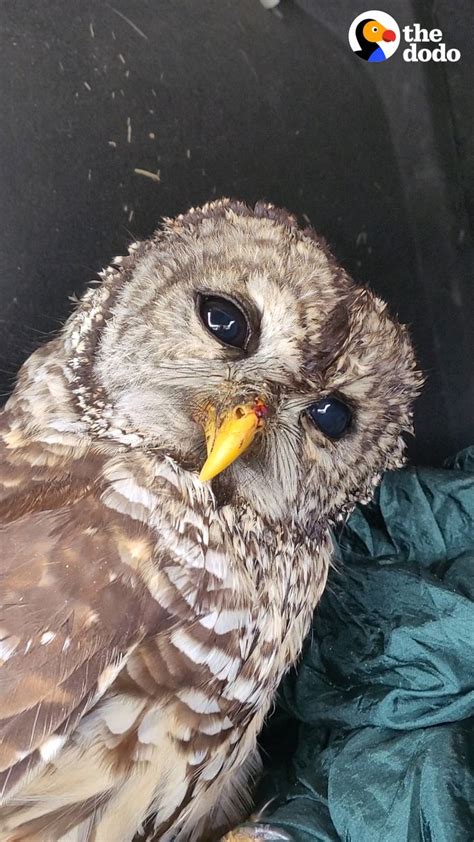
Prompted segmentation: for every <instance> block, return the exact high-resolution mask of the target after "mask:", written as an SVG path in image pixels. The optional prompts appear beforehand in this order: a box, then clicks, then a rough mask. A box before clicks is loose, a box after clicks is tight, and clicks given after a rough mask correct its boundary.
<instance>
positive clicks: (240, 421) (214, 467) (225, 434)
mask: <svg viewBox="0 0 474 842" xmlns="http://www.w3.org/2000/svg"><path fill="white" fill-rule="evenodd" d="M267 414H268V408H267V406H266V404H265V403H264V402H263V400H261V398H256V399H255V401H254V402H253V403H247V404H239V405H238V406H236V407H234V408H233V409H231V410H230V411H228V412H226V413H224V415H223V416H222V415H221V414H219V415H218V413H217V412H216V409H215V407H214V406H209V407H208V410H207V413H206V419H205V422H204V432H205V436H206V446H207V459H206V461H205V463H204V465H203V467H202V469H201V473H200V474H199V479H200V480H201V481H202V482H207V481H208V480H211V479H214V477H216V476H217V475H218V474H220V473H221V471H223V470H224V469H225V468H227V467H228V466H229V465H231V464H232V462H235V460H236V459H238V457H239V456H241V455H242V453H245V451H246V450H247V449H248V448H249V447H250V445H251V444H252V442H253V440H254V438H255V436H256V434H257V433H258V432H259V431H260V430H261V429H262V428H263V426H264V424H265V421H264V419H265V418H266V416H267Z"/></svg>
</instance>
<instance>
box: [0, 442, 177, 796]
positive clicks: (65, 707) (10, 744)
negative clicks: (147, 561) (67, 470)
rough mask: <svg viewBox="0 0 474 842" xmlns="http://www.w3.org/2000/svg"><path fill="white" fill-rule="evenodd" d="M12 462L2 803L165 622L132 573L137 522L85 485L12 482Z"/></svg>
mask: <svg viewBox="0 0 474 842" xmlns="http://www.w3.org/2000/svg"><path fill="white" fill-rule="evenodd" d="M0 449H1V448H0ZM1 455H2V454H0V456H1ZM3 455H5V454H3ZM14 462H15V459H14V458H13V456H12V453H11V451H10V453H9V454H8V459H6V460H0V465H1V467H0V799H1V797H2V796H3V795H6V793H7V792H9V791H10V790H11V789H12V788H15V787H16V785H17V784H18V782H19V781H20V780H21V779H22V778H23V777H24V776H25V775H27V774H28V773H29V772H30V771H32V770H33V769H34V768H35V767H36V766H37V765H38V764H42V763H44V762H47V761H48V759H50V758H51V757H52V756H53V755H54V753H55V752H56V751H58V750H59V749H60V748H61V745H62V743H63V742H64V741H65V738H66V736H67V734H68V733H69V732H70V731H71V730H72V729H73V728H74V727H75V725H76V724H77V723H78V721H79V720H80V719H81V717H82V716H83V715H84V713H85V712H86V711H87V710H88V708H90V707H91V705H92V704H93V703H94V702H95V701H96V700H97V699H98V698H100V696H101V695H102V694H103V693H104V692H105V691H106V690H107V688H108V687H109V686H110V684H111V683H112V681H113V680H114V678H115V677H116V675H117V674H118V672H119V671H120V669H121V667H122V666H123V664H124V663H125V661H126V659H127V657H128V656H129V655H130V653H131V652H132V651H133V650H134V648H135V647H136V646H137V644H138V643H139V642H140V641H141V640H143V639H144V638H145V637H146V636H147V634H149V633H155V632H156V631H157V630H158V629H159V628H160V626H161V625H162V623H164V622H166V618H165V617H164V616H163V613H164V611H163V609H162V608H160V606H159V605H158V604H157V603H156V602H155V600H154V599H153V598H152V597H151V595H150V593H149V591H148V589H147V588H146V586H145V584H144V583H143V581H142V580H141V578H140V576H139V575H138V573H137V570H136V568H137V566H138V561H139V559H140V558H141V559H143V557H144V556H146V555H147V553H148V554H149V555H150V556H151V554H152V552H153V542H152V539H151V536H150V535H149V534H148V532H147V528H146V526H145V525H144V524H143V523H140V522H139V521H137V520H133V519H132V518H131V517H127V516H126V515H123V514H121V513H119V512H117V511H113V510H111V509H109V508H107V506H105V505H104V504H103V503H102V502H101V500H100V495H99V493H98V492H97V491H95V490H94V489H93V488H92V489H91V488H88V487H87V484H82V485H81V483H80V482H79V483H78V485H77V487H76V488H75V489H74V492H73V491H71V489H70V487H69V486H68V484H67V481H66V479H64V486H63V488H62V489H61V483H59V484H58V483H57V482H56V484H55V482H51V483H50V485H49V486H48V484H47V483H46V478H47V476H45V475H42V476H41V478H40V479H38V482H34V483H33V487H32V482H31V475H32V473H34V471H30V480H28V481H26V474H25V479H24V480H23V481H22V482H19V483H18V482H17V480H18V471H17V470H16V469H15V468H14ZM18 463H19V465H20V468H21V466H22V463H21V459H20V458H19V459H18ZM40 473H41V471H40ZM20 474H21V470H20ZM12 488H14V489H16V497H15V499H16V503H15V499H12V494H11V493H10V492H11V490H12ZM2 489H3V495H2ZM61 492H62V493H61ZM68 500H69V502H68ZM5 501H6V502H5ZM25 501H27V502H26V503H25ZM61 501H62V503H61ZM64 501H66V502H64ZM2 505H3V510H2ZM134 565H135V566H134Z"/></svg>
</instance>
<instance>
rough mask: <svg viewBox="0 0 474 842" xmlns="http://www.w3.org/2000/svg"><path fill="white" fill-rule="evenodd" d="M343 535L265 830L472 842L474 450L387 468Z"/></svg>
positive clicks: (378, 841) (323, 840)
mask: <svg viewBox="0 0 474 842" xmlns="http://www.w3.org/2000/svg"><path fill="white" fill-rule="evenodd" d="M336 540H337V547H338V552H337V556H338V560H337V569H336V570H335V571H333V572H332V575H331V576H330V580H329V583H328V587H327V590H326V593H325V595H324V597H323V599H322V601H321V604H320V606H319V608H318V610H317V612H316V615H315V620H314V627H313V634H312V635H311V636H310V640H309V641H308V643H307V646H306V648H305V651H304V653H303V658H302V660H301V662H300V664H299V666H298V669H297V670H296V671H294V672H293V673H291V674H290V675H289V676H288V677H287V678H286V680H285V681H284V683H283V685H282V688H281V692H280V702H279V709H278V710H277V713H276V715H275V717H274V718H273V719H272V720H271V721H270V723H269V726H268V729H267V733H266V734H265V735H264V739H263V745H264V749H265V752H266V755H267V774H266V776H265V778H264V782H263V783H264V786H263V790H262V793H261V795H262V797H264V796H265V797H267V796H268V797H271V796H272V795H273V794H274V793H275V792H279V797H278V798H277V799H276V800H275V801H274V802H273V803H272V805H271V806H270V807H269V809H268V811H267V812H268V816H269V817H270V818H269V821H271V823H272V824H275V825H279V826H281V827H284V828H285V829H287V830H288V831H289V832H290V833H291V834H292V836H294V838H295V839H296V840H297V842H309V840H311V842H315V840H317V842H336V840H337V841H338V840H344V842H417V840H423V841H424V842H472V840H474V817H473V813H472V809H473V807H474V775H473V772H474V716H473V714H474V661H473V652H474V606H473V600H474V448H470V449H469V450H466V451H463V452H462V453H461V454H459V455H458V456H457V457H456V459H455V460H453V461H452V463H451V465H449V466H447V468H446V469H444V470H443V469H440V470H434V469H433V470H432V469H426V468H418V469H416V468H409V469H406V470H403V471H399V472H396V473H388V474H387V475H386V476H385V477H384V479H383V482H382V485H381V487H380V489H379V492H378V494H377V498H376V500H375V502H374V503H373V504H371V505H370V506H367V507H364V508H360V509H358V510H357V511H356V512H354V514H353V515H352V516H351V518H350V520H349V522H348V524H347V526H346V527H345V529H344V530H343V531H342V534H340V535H339V536H338V537H337V538H336ZM292 741H293V745H292ZM266 820H267V819H266Z"/></svg>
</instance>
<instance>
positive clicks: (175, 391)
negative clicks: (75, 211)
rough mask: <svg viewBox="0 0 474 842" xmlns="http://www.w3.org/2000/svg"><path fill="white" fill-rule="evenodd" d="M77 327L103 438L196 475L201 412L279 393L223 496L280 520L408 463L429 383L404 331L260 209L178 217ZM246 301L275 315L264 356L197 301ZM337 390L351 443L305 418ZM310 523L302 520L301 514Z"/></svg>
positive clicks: (108, 277)
mask: <svg viewBox="0 0 474 842" xmlns="http://www.w3.org/2000/svg"><path fill="white" fill-rule="evenodd" d="M101 277H102V284H101V286H99V287H98V288H95V289H91V290H89V292H88V293H86V295H85V296H84V298H83V300H82V302H81V303H80V305H79V306H78V308H77V310H76V312H75V314H74V315H73V316H72V317H71V319H70V321H69V323H68V324H67V326H66V328H65V331H64V334H63V336H64V343H65V348H66V353H67V356H68V370H69V372H70V384H71V388H72V389H73V391H74V393H75V395H76V398H77V401H78V404H79V408H80V411H81V415H82V418H83V419H84V420H85V421H87V423H88V424H90V428H91V430H92V431H93V432H94V434H95V435H98V436H102V437H104V438H107V437H108V438H114V437H116V438H117V439H118V440H119V441H121V442H122V443H125V444H129V445H130V446H138V447H145V448H153V449H156V450H158V451H163V452H165V453H168V454H169V455H171V456H172V457H173V458H175V459H176V460H177V461H178V462H180V463H181V464H182V465H183V466H184V467H186V468H189V469H191V470H198V469H199V467H200V465H201V464H202V462H203V459H204V456H205V448H204V439H203V435H202V428H201V427H200V425H199V423H197V422H196V420H195V418H196V415H197V414H198V411H199V406H200V405H202V404H204V403H206V402H208V401H210V402H212V401H219V400H221V397H222V395H223V394H224V393H226V396H227V397H226V399H228V400H232V397H233V394H234V395H235V396H237V395H239V396H240V395H242V396H249V397H252V396H254V395H255V394H257V393H260V394H265V395H267V397H268V401H269V403H270V406H271V408H272V418H271V423H270V424H269V425H268V433H267V435H266V436H263V437H261V439H260V440H259V441H258V442H256V443H255V446H254V447H253V448H252V449H251V450H250V451H249V452H248V453H247V454H246V455H245V456H244V457H242V458H241V459H240V460H239V461H238V462H236V463H235V464H234V465H233V466H231V467H230V468H229V469H228V470H227V471H226V472H225V473H224V474H223V475H222V476H221V477H220V478H219V479H218V480H216V481H215V483H214V487H215V490H216V493H217V494H218V495H221V497H222V499H223V500H224V499H225V500H226V501H228V500H232V499H233V500H235V501H236V502H237V500H238V499H239V498H241V497H242V498H244V500H245V502H250V503H255V506H256V508H257V509H258V510H260V511H262V513H263V512H266V513H267V514H268V515H269V516H276V517H282V516H285V517H286V516H288V515H289V514H290V513H292V514H294V512H295V510H296V509H299V511H300V512H301V513H302V512H303V510H306V509H307V514H308V517H309V519H313V518H314V516H315V515H316V516H318V515H319V516H320V517H323V516H324V517H327V516H330V517H334V516H335V515H336V514H338V513H339V512H341V511H346V510H348V509H350V508H351V507H352V506H353V504H354V502H355V501H356V500H357V499H361V498H363V499H364V498H367V497H369V496H370V495H371V492H372V489H373V486H374V482H375V481H376V478H377V477H378V476H379V475H380V473H381V472H382V471H383V470H385V469H386V468H390V467H396V466H398V465H400V464H401V462H402V453H403V441H402V439H401V434H402V432H403V431H410V430H411V405H412V401H413V399H414V397H415V395H416V394H417V392H418V390H419V387H420V383H421V377H420V374H419V372H417V370H416V364H415V360H414V356H413V351H412V347H411V344H410V341H409V338H408V335H407V332H406V330H405V328H404V327H402V326H401V325H399V324H398V323H397V322H396V320H395V319H393V318H392V317H391V316H390V315H389V313H388V311H387V308H386V305H385V304H384V303H383V302H382V301H381V300H380V299H378V298H377V297H376V296H375V295H373V294H372V293H371V292H370V291H369V290H367V289H365V288H361V287H358V286H356V285H355V284H354V283H353V282H352V280H351V279H350V278H349V277H348V276H347V274H346V273H345V272H344V270H343V269H342V268H341V267H340V266H339V265H338V264H337V262H336V261H335V259H334V257H333V256H332V255H331V253H330V251H329V249H328V247H327V245H326V243H325V242H324V240H322V239H321V238H320V237H319V236H318V235H317V234H316V233H315V232H314V231H313V230H312V229H311V228H308V227H306V228H300V227H298V223H297V220H296V218H295V217H294V216H292V215H291V214H289V213H288V212H286V211H284V210H281V209H279V208H275V207H274V206H273V205H270V204H265V203H263V202H259V203H258V204H257V205H256V206H255V207H254V208H249V207H248V206H247V205H245V204H243V203H242V202H237V201H232V200H230V199H222V200H220V201H217V202H212V203H209V204H206V205H204V206H203V207H200V208H192V209H191V210H189V211H188V212H187V213H185V214H181V215H179V216H178V217H176V218H175V219H165V220H164V224H163V226H162V227H161V228H160V229H158V231H157V232H156V233H155V235H154V237H153V238H152V239H151V240H149V241H146V242H143V243H134V244H133V245H132V246H131V249H130V254H129V256H128V257H126V258H117V259H116V260H115V261H113V263H112V265H111V266H110V267H109V268H108V269H107V270H106V271H105V272H104V273H102V276H101ZM202 289H205V290H212V291H214V292H220V293H228V294H229V293H230V294H232V295H236V296H237V297H238V298H240V300H242V302H243V304H244V305H245V303H246V302H248V305H249V306H252V307H254V308H256V310H257V311H258V313H259V316H260V319H261V335H260V339H259V344H258V346H257V348H256V350H255V351H254V353H253V354H250V355H249V356H248V357H246V358H244V359H238V360H236V359H235V355H233V354H232V352H231V353H228V352H227V351H226V350H225V349H223V348H222V347H221V346H219V345H218V344H217V343H216V342H215V341H214V340H213V338H212V337H210V336H209V335H208V334H207V333H206V331H205V330H204V329H203V326H202V325H201V324H200V322H199V318H198V316H197V314H196V308H195V295H196V293H197V292H198V291H199V290H202ZM333 392H337V393H338V394H339V395H340V396H343V397H344V398H346V399H347V400H348V401H349V402H350V404H351V406H352V408H353V410H354V418H355V423H354V428H353V430H352V432H351V434H350V435H349V436H347V438H345V439H344V440H343V441H341V442H338V443H334V442H332V441H329V440H328V439H326V438H324V436H322V434H320V433H319V432H318V431H317V430H315V429H314V428H311V425H309V424H308V423H307V421H306V420H305V415H304V409H305V407H306V406H307V405H308V404H309V403H310V402H311V401H312V400H316V399H318V398H319V397H321V396H325V395H327V394H329V393H333ZM302 516H303V515H302Z"/></svg>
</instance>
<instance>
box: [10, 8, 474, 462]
mask: <svg viewBox="0 0 474 842" xmlns="http://www.w3.org/2000/svg"><path fill="white" fill-rule="evenodd" d="M366 6H370V4H369V3H365V5H364V3H363V2H361V0H357V2H352V0H331V2H326V3H325V4H322V3H321V2H319V0H283V2H282V3H281V4H280V6H279V7H278V9H277V11H276V12H269V11H266V10H265V9H264V8H263V7H262V5H261V4H260V2H259V0H112V2H111V3H110V4H109V3H107V2H100V0H75V1H74V0H73V1H72V2H69V0H3V2H2V4H1V7H0V39H1V45H0V46H1V52H0V56H1V67H2V70H1V79H0V108H1V117H0V165H1V176H2V177H1V190H0V219H1V225H2V233H1V238H0V239H1V254H0V284H1V320H0V324H1V326H2V330H1V332H0V355H1V358H2V361H1V363H0V365H1V368H2V373H1V380H2V382H1V391H2V392H4V393H6V392H8V390H9V389H11V387H12V383H13V380H14V373H15V371H16V370H17V368H18V366H19V364H20V363H21V362H22V361H23V359H24V358H25V357H26V356H27V355H28V354H29V353H30V352H31V350H32V349H33V348H34V347H35V346H36V345H37V344H39V342H41V341H43V339H44V336H45V334H49V333H50V332H54V331H55V330H56V329H57V327H58V325H59V324H60V322H61V321H62V320H63V319H64V318H65V316H66V315H67V313H68V312H69V308H70V306H71V305H70V303H69V302H68V296H69V295H71V294H72V293H73V292H76V293H81V291H82V290H83V289H84V288H85V286H86V285H87V284H88V282H89V280H90V279H91V278H92V277H93V276H94V273H95V272H96V271H97V270H98V269H100V268H101V267H102V266H104V265H107V263H108V262H109V260H110V259H111V258H112V257H113V256H114V255H115V254H116V253H122V252H123V251H124V249H125V248H126V244H127V242H128V241H129V240H130V238H131V237H134V238H135V237H146V236H148V235H149V234H150V233H151V232H152V231H153V229H154V228H155V227H156V224H157V222H158V220H159V218H160V216H162V215H172V214H175V213H176V212H180V211H183V210H185V209H186V208H187V207H188V206H190V205H193V204H197V203H201V202H203V201H205V200H207V199H209V198H212V197H218V196H221V195H232V196H236V197H239V198H243V199H245V200H247V201H249V202H254V201H255V200H257V199H259V198H261V197H265V198H267V199H269V200H271V201H273V202H275V203H277V204H283V205H286V206H287V207H288V208H289V209H291V210H293V211H296V212H297V213H298V214H300V215H301V216H306V217H308V218H309V219H310V220H311V222H312V223H313V225H314V226H315V227H316V228H317V230H318V231H319V232H320V233H322V234H323V235H324V236H325V237H326V239H327V240H328V241H329V243H330V245H331V246H332V249H333V251H334V252H335V254H336V256H337V257H338V258H339V260H340V261H341V262H342V263H343V264H344V265H345V266H346V268H347V269H348V270H349V272H350V273H351V274H352V275H353V276H354V278H356V279H357V280H358V281H363V282H367V283H369V284H370V285H371V286H372V287H373V288H374V289H375V290H376V291H377V292H378V293H379V294H380V295H382V296H383V297H384V298H386V299H387V300H388V301H389V302H390V304H391V307H392V309H393V310H394V311H395V312H396V313H398V315H399V316H400V318H401V319H402V320H403V321H405V322H408V323H410V324H411V326H412V333H413V336H414V340H415V344H416V347H417V350H418V356H419V360H420V364H421V366H422V367H423V369H424V370H425V372H426V373H427V375H428V382H427V385H426V387H425V391H424V394H423V397H422V398H421V399H420V401H419V402H418V407H417V412H416V429H417V438H416V441H415V442H413V443H412V444H411V445H410V452H411V455H412V457H413V458H414V459H415V460H416V461H418V462H433V463H440V462H441V461H442V460H443V459H444V458H445V457H446V456H447V455H448V454H450V453H453V452H454V451H455V450H457V449H459V448H460V447H462V446H465V445H467V444H468V443H472V438H473V437H472V419H473V417H474V411H473V410H474V406H473V402H474V389H473V385H474V384H473V367H472V359H473V352H474V331H473V328H472V318H473V313H474V306H473V305H474V301H473V299H474V284H473V280H472V279H473V274H472V268H473V265H472V263H473V261H472V255H473V252H472V239H471V234H472V231H471V227H470V225H471V224H472V218H473V204H474V176H473V160H474V153H473V146H472V137H473V126H472V123H473V103H472V94H471V88H472V81H473V79H474V68H473V61H472V54H473V46H474V45H473V40H474V39H473V36H472V32H473V21H474V14H473V12H472V4H471V0H456V3H455V4H449V3H448V2H447V0H442V2H437V3H430V2H408V0H390V2H385V0H384V3H383V10H384V11H386V12H389V13H391V14H392V15H393V16H394V17H395V18H396V20H397V21H398V23H399V25H400V27H403V26H405V25H407V24H410V23H413V22H414V21H418V22H420V24H421V25H423V26H426V27H428V28H432V27H435V26H436V27H438V28H441V29H442V30H443V35H444V37H443V40H444V41H445V42H446V43H447V47H448V48H449V47H456V48H458V49H460V50H461V52H462V57H461V60H460V61H459V62H458V63H457V64H435V63H430V64H407V63H405V62H404V61H403V60H402V57H401V50H399V51H398V53H397V54H396V55H395V56H394V57H393V58H392V59H390V60H389V61H387V62H386V63H384V64H372V65H370V64H368V63H366V62H363V61H361V60H360V59H359V58H357V57H356V56H355V55H354V54H353V53H352V52H351V50H350V48H349V45H348V42H347V32H348V29H349V26H350V23H351V21H352V20H353V18H354V17H355V16H356V15H357V14H359V13H360V12H363V11H364V9H365V8H366ZM136 168H142V169H145V170H148V171H151V172H154V173H157V171H159V179H160V180H159V181H157V180H151V179H150V178H147V177H144V176H142V175H139V174H136V173H135V172H134V170H135V169H136Z"/></svg>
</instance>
